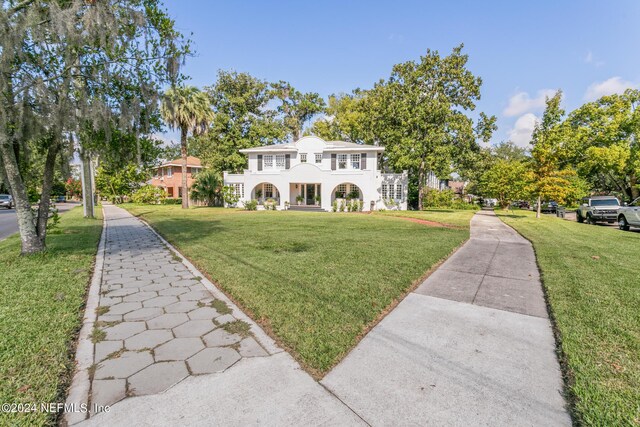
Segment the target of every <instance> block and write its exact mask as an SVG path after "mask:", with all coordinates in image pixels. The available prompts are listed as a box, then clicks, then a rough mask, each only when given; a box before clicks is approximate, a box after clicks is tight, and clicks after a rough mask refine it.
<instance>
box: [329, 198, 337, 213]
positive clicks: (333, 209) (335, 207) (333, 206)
mask: <svg viewBox="0 0 640 427" xmlns="http://www.w3.org/2000/svg"><path fill="white" fill-rule="evenodd" d="M331 210H332V211H333V212H337V211H338V201H337V200H334V201H333V203H331Z"/></svg>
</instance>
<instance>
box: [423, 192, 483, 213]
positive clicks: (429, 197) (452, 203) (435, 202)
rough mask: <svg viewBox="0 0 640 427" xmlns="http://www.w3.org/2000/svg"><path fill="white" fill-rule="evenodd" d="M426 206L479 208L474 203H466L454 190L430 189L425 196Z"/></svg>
mask: <svg viewBox="0 0 640 427" xmlns="http://www.w3.org/2000/svg"><path fill="white" fill-rule="evenodd" d="M423 204H424V207H429V208H447V209H464V210H477V209H478V206H476V205H475V204H473V203H466V202H464V201H462V200H460V198H459V197H458V196H457V195H456V194H455V193H454V192H453V190H434V189H430V190H429V191H428V192H427V193H426V194H425V198H424V203H423Z"/></svg>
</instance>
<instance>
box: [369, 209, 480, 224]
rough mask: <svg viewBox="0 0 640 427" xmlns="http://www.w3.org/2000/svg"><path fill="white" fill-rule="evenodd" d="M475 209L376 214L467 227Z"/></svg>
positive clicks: (377, 213) (384, 212)
mask: <svg viewBox="0 0 640 427" xmlns="http://www.w3.org/2000/svg"><path fill="white" fill-rule="evenodd" d="M476 212H478V211H477V210H457V209H436V208H429V209H425V210H423V211H381V212H376V213H375V214H376V215H386V216H396V217H405V218H415V219H422V220H425V221H434V222H440V223H442V224H446V225H453V226H456V227H463V228H469V221H471V217H472V216H473V215H475V213H476Z"/></svg>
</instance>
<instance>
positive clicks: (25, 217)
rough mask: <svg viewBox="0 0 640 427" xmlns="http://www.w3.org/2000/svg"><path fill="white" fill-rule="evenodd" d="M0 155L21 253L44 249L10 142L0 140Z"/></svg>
mask: <svg viewBox="0 0 640 427" xmlns="http://www.w3.org/2000/svg"><path fill="white" fill-rule="evenodd" d="M0 155H1V156H2V163H3V164H4V168H5V172H6V174H7V180H8V183H9V187H10V188H11V194H12V196H13V201H14V202H15V208H16V216H17V217H18V229H19V230H20V240H21V242H22V248H21V253H22V254H23V255H25V254H32V253H36V252H41V251H42V250H44V246H43V242H42V241H41V240H40V238H39V237H38V231H37V230H36V224H35V222H34V220H33V212H32V211H31V205H30V204H29V198H28V197H27V189H26V188H25V186H24V182H23V181H22V177H21V175H20V171H19V169H18V160H17V159H16V157H15V153H14V151H13V147H12V146H11V144H9V143H7V142H5V141H2V142H0Z"/></svg>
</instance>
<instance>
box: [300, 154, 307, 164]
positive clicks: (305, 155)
mask: <svg viewBox="0 0 640 427" xmlns="http://www.w3.org/2000/svg"><path fill="white" fill-rule="evenodd" d="M300 163H307V153H301V154H300Z"/></svg>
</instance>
